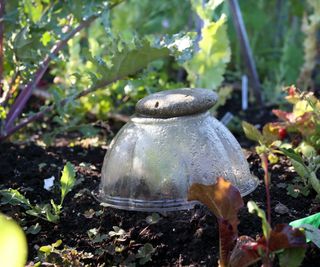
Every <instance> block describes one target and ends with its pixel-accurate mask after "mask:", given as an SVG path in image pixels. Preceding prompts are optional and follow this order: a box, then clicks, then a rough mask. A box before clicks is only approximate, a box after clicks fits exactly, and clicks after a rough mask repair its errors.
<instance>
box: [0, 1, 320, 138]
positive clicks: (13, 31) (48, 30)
mask: <svg viewBox="0 0 320 267" xmlns="http://www.w3.org/2000/svg"><path fill="white" fill-rule="evenodd" d="M1 2H2V5H1V7H3V10H2V11H1V10H0V15H1V16H2V17H3V20H2V21H1V23H0V24H1V26H0V29H2V32H3V34H2V35H1V34H0V39H1V40H2V41H1V43H3V49H2V52H3V55H2V56H1V59H2V64H0V66H1V68H0V73H1V77H2V86H1V90H0V93H1V95H0V104H1V106H0V139H2V140H4V139H6V138H7V137H8V136H10V135H11V134H12V133H16V131H17V130H19V129H20V128H23V127H24V131H20V132H18V134H15V135H14V136H13V137H12V140H21V139H28V138H30V135H31V134H34V133H37V134H39V135H40V136H41V138H42V139H43V140H44V141H45V142H46V143H50V142H52V141H53V140H54V138H55V137H56V136H57V135H59V134H66V133H67V132H73V133H74V132H80V133H81V134H82V136H84V137H87V136H93V135H97V134H98V132H100V133H101V132H102V133H104V134H106V133H107V134H110V125H111V126H115V129H117V128H118V126H116V125H117V124H118V123H119V121H120V123H123V122H125V121H126V120H127V119H128V116H129V115H131V114H132V113H133V112H134V105H135V103H136V101H137V100H138V99H140V98H142V97H143V96H145V95H146V94H149V93H153V92H155V91H159V90H167V89H173V88H179V87H204V88H208V89H213V90H216V91H217V92H218V94H219V96H220V99H219V102H218V104H217V105H216V107H215V108H214V109H215V110H216V111H217V110H218V113H223V112H224V107H223V106H224V105H225V104H226V106H227V107H230V104H229V106H228V103H232V104H231V108H232V109H233V110H232V112H233V113H237V112H238V111H239V110H240V109H241V105H240V104H239V103H241V89H242V88H243V86H242V85H241V80H242V77H243V75H244V74H246V73H247V70H246V65H245V63H244V62H245V61H244V59H243V57H242V54H241V51H242V50H241V45H240V42H239V37H238V35H237V33H236V31H235V29H234V26H233V24H232V19H233V17H232V14H231V12H230V7H229V4H230V3H229V2H230V1H224V0H209V1H202V0H190V1H179V0H171V1H169V0H165V1H156V2H151V1H147V0H141V1H135V0H109V1H106V0H105V1H102V0H90V1H86V2H85V4H84V3H80V2H78V1H68V0H65V1H48V0H37V1H31V0H23V1H16V0H14V1H10V2H8V3H7V2H6V5H5V7H4V2H5V1H1ZM239 4H240V8H241V11H242V16H243V18H244V23H245V26H246V29H247V33H248V37H249V42H250V45H251V48H252V52H253V55H254V58H255V60H256V65H257V71H258V74H259V77H260V80H261V84H262V91H261V93H262V95H263V99H264V104H265V105H274V104H276V103H284V102H283V100H282V99H283V98H282V96H283V93H282V91H281V88H282V87H283V86H284V85H288V84H292V83H297V82H298V83H299V84H301V85H303V86H302V87H301V89H302V90H307V89H312V90H314V91H316V94H317V86H318V82H317V61H318V57H319V55H318V49H317V47H318V45H317V43H318V32H319V27H320V26H319V21H318V19H317V18H318V17H319V16H317V14H319V4H318V2H317V1H316V0H309V1H299V0H290V1H285V0H273V1H263V0H257V1H254V0H248V1H241V0H240V1H239ZM275 29H276V32H275V31H274V30H275ZM0 32H1V31H0ZM1 36H2V37H1ZM251 86H252V85H251V84H250V77H249V87H251ZM29 98H30V99H29ZM29 100H30V101H29ZM26 103H28V104H27V105H26ZM233 103H235V104H233ZM25 105H26V107H25V108H24V106H25ZM255 105H256V102H255V100H254V97H253V94H252V93H251V94H250V97H249V108H251V107H254V106H255ZM221 110H222V111H221ZM20 115H22V118H20V120H19V121H18V118H19V117H21V116H20ZM222 115H223V114H222ZM39 118H42V121H41V122H40V123H34V122H35V121H37V120H38V119H39ZM105 121H107V123H105ZM29 122H33V123H32V124H29ZM25 126H28V127H25ZM111 129H112V127H111Z"/></svg>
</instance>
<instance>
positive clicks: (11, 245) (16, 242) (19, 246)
mask: <svg viewBox="0 0 320 267" xmlns="http://www.w3.org/2000/svg"><path fill="white" fill-rule="evenodd" d="M27 254H28V247H27V240H26V237H25V234H24V233H23V231H22V229H21V228H20V226H19V225H18V224H17V223H16V222H14V221H13V220H12V219H11V218H8V217H6V216H4V215H2V214H0V266H8V267H9V266H10V267H22V266H25V263H26V261H27Z"/></svg>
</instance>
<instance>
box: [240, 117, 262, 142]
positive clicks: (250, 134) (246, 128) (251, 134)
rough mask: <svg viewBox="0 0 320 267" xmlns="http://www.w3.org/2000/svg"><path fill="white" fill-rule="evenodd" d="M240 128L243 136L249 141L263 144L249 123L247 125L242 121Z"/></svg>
mask: <svg viewBox="0 0 320 267" xmlns="http://www.w3.org/2000/svg"><path fill="white" fill-rule="evenodd" d="M242 128H243V131H244V134H245V135H246V137H247V138H249V139H250V140H253V141H256V142H259V143H263V136H262V134H261V133H260V131H259V130H258V129H257V128H256V127H254V126H253V125H252V124H250V123H248V122H246V121H243V122H242Z"/></svg>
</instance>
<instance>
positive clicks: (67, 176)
mask: <svg viewBox="0 0 320 267" xmlns="http://www.w3.org/2000/svg"><path fill="white" fill-rule="evenodd" d="M75 182H76V172H75V168H74V166H73V165H72V164H71V163H70V162H67V164H66V165H65V166H64V168H63V171H62V176H61V180H60V183H61V203H62V202H63V200H64V198H65V196H66V195H67V194H68V193H69V192H70V191H71V189H72V188H73V186H74V184H75Z"/></svg>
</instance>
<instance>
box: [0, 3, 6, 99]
mask: <svg viewBox="0 0 320 267" xmlns="http://www.w3.org/2000/svg"><path fill="white" fill-rule="evenodd" d="M4 13H5V1H4V0H0V97H1V95H2V93H3V83H2V79H3V33H4Z"/></svg>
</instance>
